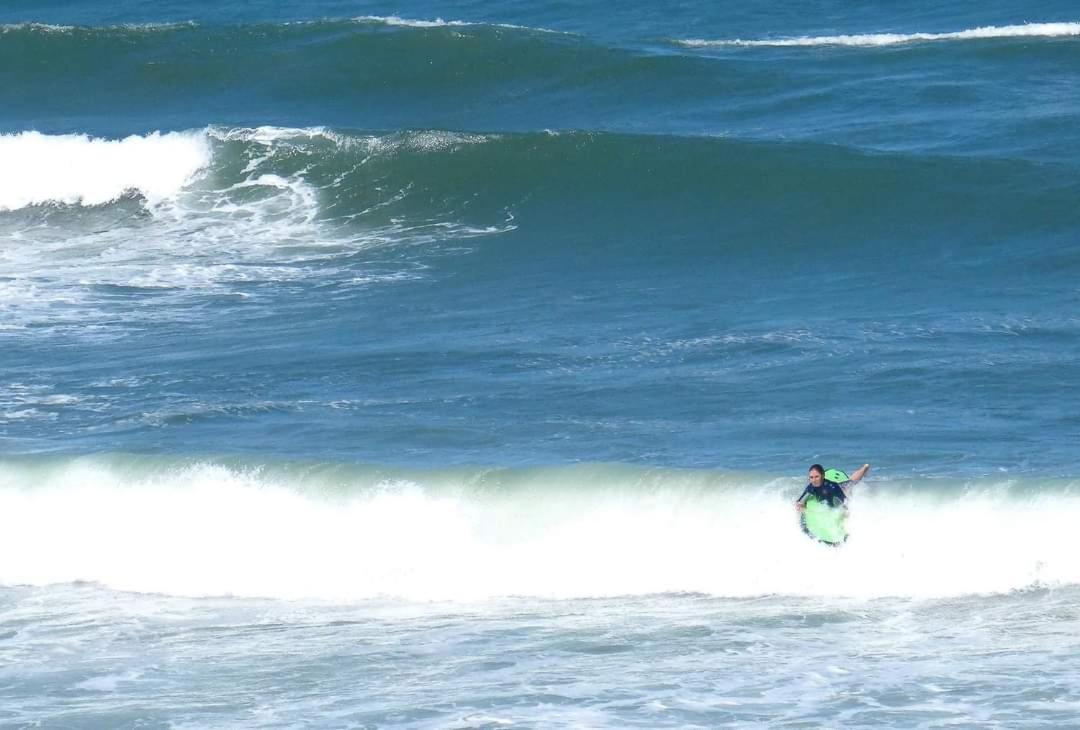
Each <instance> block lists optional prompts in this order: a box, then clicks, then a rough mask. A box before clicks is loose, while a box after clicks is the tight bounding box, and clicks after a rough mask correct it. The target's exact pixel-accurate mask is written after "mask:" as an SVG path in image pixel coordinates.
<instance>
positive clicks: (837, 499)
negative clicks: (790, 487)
mask: <svg viewBox="0 0 1080 730" xmlns="http://www.w3.org/2000/svg"><path fill="white" fill-rule="evenodd" d="M829 471H830V472H833V471H834V470H833V469H830V470H829ZM868 471H870V465H869V464H863V465H862V466H861V467H859V468H858V469H856V470H855V473H854V474H852V475H851V476H850V477H848V478H847V479H844V477H846V476H847V475H846V474H844V473H843V472H836V475H837V478H839V479H840V480H841V481H839V482H837V481H831V480H829V479H826V478H825V474H826V472H825V467H823V466H822V465H821V464H814V465H813V466H811V467H810V483H809V484H807V485H806V489H804V490H803V493H802V494H801V495H799V498H798V499H796V500H795V509H797V510H799V511H800V512H802V511H803V510H805V509H806V500H807V499H809V498H810V497H813V498H814V499H816V500H817V501H819V502H824V503H825V504H827V505H829V506H830V507H843V506H845V505H844V503H845V502H846V501H847V498H848V497H849V496H851V488H852V487H854V486H855V484H856V483H857V482H859V481H861V480H862V478H863V477H864V476H866V473H867V472H868ZM829 476H833V474H829Z"/></svg>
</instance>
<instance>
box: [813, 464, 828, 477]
mask: <svg viewBox="0 0 1080 730" xmlns="http://www.w3.org/2000/svg"><path fill="white" fill-rule="evenodd" d="M815 469H816V470H817V473H818V474H820V475H821V476H825V467H823V466H822V465H821V464H811V465H810V469H809V471H814V470H815Z"/></svg>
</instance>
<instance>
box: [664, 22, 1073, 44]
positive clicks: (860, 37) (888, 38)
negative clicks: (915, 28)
mask: <svg viewBox="0 0 1080 730" xmlns="http://www.w3.org/2000/svg"><path fill="white" fill-rule="evenodd" d="M1078 35H1080V23H1024V24H1022V25H1005V26H993V25H989V26H983V27H979V28H971V29H968V30H961V31H955V32H951V33H858V34H851V35H831V36H799V37H796V38H765V39H757V40H743V39H739V38H735V39H731V40H701V39H689V40H679V41H676V43H678V44H679V45H682V46H687V47H690V48H703V47H704V48H707V47H713V46H744V47H792V46H794V47H805V46H854V47H875V46H894V45H900V44H905V43H917V42H923V41H958V40H982V39H990V38H1032V37H1039V38H1061V37H1071V36H1078Z"/></svg>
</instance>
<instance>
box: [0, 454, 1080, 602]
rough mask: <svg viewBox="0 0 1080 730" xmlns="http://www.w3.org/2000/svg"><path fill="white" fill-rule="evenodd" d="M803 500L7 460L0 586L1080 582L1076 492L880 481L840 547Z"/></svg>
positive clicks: (819, 591) (581, 589)
mask: <svg viewBox="0 0 1080 730" xmlns="http://www.w3.org/2000/svg"><path fill="white" fill-rule="evenodd" d="M800 486H801V483H799V482H798V481H797V480H795V479H794V478H790V479H788V478H780V479H777V478H770V477H765V476H760V475H758V476H755V475H749V474H724V473H720V472H705V471H679V470H665V469H636V468H630V467H618V466H579V467H572V468H537V469H508V470H469V469H456V470H447V471H429V472H407V471H400V470H399V471H395V470H387V469H376V468H357V467H343V466H333V465H325V464H324V465H318V464H292V465H288V464H286V465H278V466H274V467H269V466H261V467H260V466H252V465H248V466H244V465H240V464H235V463H234V464H222V463H213V462H202V463H199V462H186V463H183V462H165V461H160V462H154V461H150V460H147V459H131V458H121V457H114V458H113V459H111V460H110V459H103V458H97V459H75V460H67V461H57V462H52V463H42V462H29V461H21V462H10V461H9V462H7V463H4V464H0V514H2V515H4V518H5V526H4V529H3V530H0V550H2V551H3V554H5V555H8V556H11V559H9V560H6V561H3V562H2V563H0V583H3V584H5V585H11V584H34V585H42V584H48V583H57V582H69V581H93V582H98V583H101V584H104V585H106V586H109V587H111V588H115V589H121V590H131V591H147V592H161V593H168V594H180V595H220V594H230V595H244V596H267V597H280V598H328V599H344V600H363V599H368V598H374V597H387V596H389V597H396V598H403V599H410V600H475V599H483V598H490V597H500V596H542V597H550V598H569V597H586V596H617V595H635V594H652V593H682V592H693V593H702V594H708V595H714V596H722V597H748V596H760V595H771V594H778V595H799V596H855V597H877V596H912V597H942V596H956V595H964V594H978V593H996V592H1008V591H1012V590H1017V589H1023V588H1027V587H1030V586H1034V585H1064V584H1075V583H1080V568H1078V567H1077V565H1076V562H1075V561H1074V560H1073V559H1072V556H1073V555H1074V554H1075V552H1076V549H1077V547H1078V545H1077V537H1076V532H1075V523H1076V519H1077V517H1078V516H1080V497H1078V496H1077V495H1075V494H1072V493H1071V491H1070V489H1071V487H1070V486H1069V485H1062V484H1045V485H1042V486H1043V488H1042V489H1034V488H1029V489H1023V488H1022V487H1021V488H1019V489H1018V488H1017V486H1016V485H1015V484H1014V485H1010V484H1009V483H1007V482H1004V481H1001V480H984V481H976V482H969V483H953V484H941V485H939V486H938V487H937V488H936V489H934V490H928V489H925V488H922V489H920V488H917V485H912V484H905V483H903V482H882V481H876V482H870V483H867V484H865V485H861V486H860V492H861V493H860V494H859V495H858V496H857V498H856V499H855V500H854V506H853V511H852V518H851V526H852V538H851V540H850V541H849V543H848V544H847V545H846V546H845V547H843V548H842V549H839V550H838V549H833V548H827V547H824V546H820V545H817V544H814V543H812V542H810V541H809V540H807V539H806V538H805V537H804V536H803V535H802V534H801V533H800V532H799V530H798V528H797V525H796V518H795V513H794V511H793V509H792V506H791V500H792V499H793V498H794V497H795V495H796V494H797V493H798V490H799V487H800Z"/></svg>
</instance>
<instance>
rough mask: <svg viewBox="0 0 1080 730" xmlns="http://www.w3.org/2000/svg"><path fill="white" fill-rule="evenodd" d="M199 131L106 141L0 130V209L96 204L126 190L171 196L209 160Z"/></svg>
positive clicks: (208, 148) (148, 196) (206, 143)
mask: <svg viewBox="0 0 1080 730" xmlns="http://www.w3.org/2000/svg"><path fill="white" fill-rule="evenodd" d="M211 156H212V155H211V146H210V141H209V139H208V136H207V134H206V133H204V132H197V131H196V132H190V131H189V132H169V133H165V134H162V133H159V132H154V133H151V134H147V135H143V136H138V135H132V136H130V137H126V138H124V139H118V140H111V139H100V138H95V137H90V136H87V135H84V134H65V135H48V134H41V133H40V132H34V131H27V132H20V133H18V134H5V135H0V160H3V161H4V164H3V165H0V210H17V209H19V208H24V207H26V206H31V205H42V204H46V203H66V204H72V205H84V206H94V205H102V204H104V203H108V202H110V201H113V200H117V199H118V198H120V197H123V196H124V195H128V194H133V193H134V194H138V195H141V196H143V197H144V198H145V199H147V200H148V201H150V202H157V201H160V200H163V199H167V198H171V197H174V196H175V195H177V194H178V193H179V192H180V191H181V190H182V189H183V188H184V186H185V185H187V184H188V183H189V182H191V181H192V180H193V179H194V178H195V177H196V176H197V175H198V174H199V173H200V171H202V170H204V169H205V168H206V167H207V166H208V165H209V164H210V162H211Z"/></svg>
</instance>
